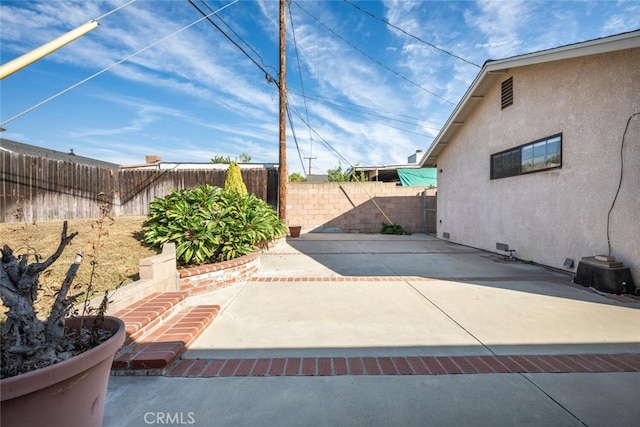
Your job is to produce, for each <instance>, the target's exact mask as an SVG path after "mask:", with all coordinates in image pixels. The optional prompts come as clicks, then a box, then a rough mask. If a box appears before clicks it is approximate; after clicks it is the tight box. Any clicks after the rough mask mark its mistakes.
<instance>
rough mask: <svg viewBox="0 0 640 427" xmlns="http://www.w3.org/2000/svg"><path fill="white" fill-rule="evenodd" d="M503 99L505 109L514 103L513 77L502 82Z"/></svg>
mask: <svg viewBox="0 0 640 427" xmlns="http://www.w3.org/2000/svg"><path fill="white" fill-rule="evenodd" d="M501 101H502V109H503V110H504V109H505V108H507V107H508V106H510V105H513V77H509V78H508V79H507V80H505V81H503V82H502V92H501Z"/></svg>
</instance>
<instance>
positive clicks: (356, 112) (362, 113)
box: [289, 90, 440, 135]
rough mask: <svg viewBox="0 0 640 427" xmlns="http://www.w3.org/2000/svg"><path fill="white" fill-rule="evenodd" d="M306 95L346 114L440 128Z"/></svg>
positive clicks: (416, 120) (417, 120) (415, 120)
mask: <svg viewBox="0 0 640 427" xmlns="http://www.w3.org/2000/svg"><path fill="white" fill-rule="evenodd" d="M289 92H290V93H291V92H293V93H296V92H295V91H291V90H290V91H289ZM303 96H305V95H303ZM306 97H307V98H308V99H310V100H313V101H315V102H317V103H319V104H323V105H326V106H328V107H330V108H335V109H336V110H339V111H344V112H346V113H348V114H352V115H355V116H358V117H367V116H371V117H377V118H381V119H385V120H389V121H393V122H398V123H403V124H407V125H412V126H416V127H423V128H426V129H431V130H434V131H439V130H440V128H438V127H435V126H427V125H423V124H420V123H419V122H420V119H417V118H412V117H409V118H411V119H413V120H414V121H408V120H402V119H396V118H393V117H390V116H386V115H384V114H382V113H380V112H378V111H376V110H373V109H371V111H363V110H359V109H355V108H348V107H346V106H343V105H340V103H335V102H330V101H325V100H323V99H322V98H317V99H314V98H313V97H312V96H309V95H306ZM399 117H403V116H399ZM398 129H399V128H398ZM417 135H426V134H419V133H418V134H417Z"/></svg>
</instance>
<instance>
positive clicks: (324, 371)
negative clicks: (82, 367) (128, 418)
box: [165, 353, 640, 378]
mask: <svg viewBox="0 0 640 427" xmlns="http://www.w3.org/2000/svg"><path fill="white" fill-rule="evenodd" d="M575 372H589V373H595V372H640V354H632V353H626V354H569V355H522V356H494V355H492V356H487V355H486V356H422V357H421V356H408V357H402V356H401V357H303V358H299V357H289V358H257V359H183V360H179V361H178V362H176V363H175V364H174V365H173V366H171V367H170V368H169V369H168V370H167V372H166V373H165V376H168V377H198V378H210V377H277V376H342V375H455V374H506V373H575Z"/></svg>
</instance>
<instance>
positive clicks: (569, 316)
mask: <svg viewBox="0 0 640 427" xmlns="http://www.w3.org/2000/svg"><path fill="white" fill-rule="evenodd" d="M516 255H517V254H516ZM261 262H262V271H261V273H260V275H259V276H258V277H255V278H253V279H252V280H251V281H249V282H247V283H242V284H238V285H234V286H233V287H229V288H226V289H222V290H219V291H215V292H211V293H209V294H205V295H200V296H198V297H194V298H192V299H191V300H189V301H188V303H189V304H193V305H196V304H198V305H201V304H218V305H220V306H221V312H220V314H219V315H218V317H217V318H216V319H215V320H214V322H213V324H212V325H211V326H210V327H209V328H208V329H207V330H206V331H205V332H204V333H203V334H202V335H201V336H200V338H199V339H198V340H197V341H196V342H195V343H193V344H192V345H191V346H190V348H189V350H188V351H187V352H186V353H185V355H184V356H183V360H182V361H180V362H178V363H177V364H176V365H175V366H174V367H173V368H172V369H170V370H169V371H168V372H167V376H165V377H112V378H111V379H110V383H109V391H108V395H107V406H106V411H105V426H138V425H140V426H144V425H153V424H160V425H180V424H192V425H203V426H213V425H216V426H217V425H219V426H227V425H247V426H253V425H265V426H267V425H268V426H273V425H319V426H324V425H326V426H335V425H346V426H351V425H374V426H376V425H393V426H396V425H474V426H475V425H487V426H489V425H491V426H495V425H540V426H543V425H544V426H548V425H589V426H599V425H602V426H612V425H621V426H625V425H629V426H636V425H639V423H640V327H639V325H640V310H639V309H640V299H638V298H635V297H628V296H611V295H602V294H600V293H597V292H594V291H592V290H589V289H586V288H583V287H580V286H576V285H573V284H572V283H571V277H572V276H571V275H570V274H566V273H563V272H557V271H552V270H548V269H544V268H541V267H538V266H533V265H528V264H523V263H519V262H509V261H505V260H504V259H503V258H502V257H500V256H498V255H495V254H490V253H486V252H482V251H478V250H475V249H472V248H468V247H464V246H460V245H455V244H451V243H449V242H446V241H442V240H438V239H435V238H433V237H430V236H426V235H412V236H383V235H354V234H303V235H302V237H300V238H298V239H289V240H288V242H287V243H282V244H280V245H278V246H276V247H275V248H273V249H271V250H270V251H268V252H266V253H265V254H263V256H262V258H261Z"/></svg>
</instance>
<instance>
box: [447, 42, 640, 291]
mask: <svg viewBox="0 0 640 427" xmlns="http://www.w3.org/2000/svg"><path fill="white" fill-rule="evenodd" d="M638 64H640V48H633V49H626V50H621V51H614V52H609V53H602V54H595V55H590V56H584V57H578V58H572V59H563V60H554V61H551V62H544V63H538V64H534V65H526V66H521V67H516V68H508V69H505V70H501V71H500V72H499V73H498V74H499V75H498V77H497V78H495V80H493V82H492V83H491V86H490V87H489V88H488V90H487V92H486V94H485V95H484V97H482V99H481V100H479V101H477V100H476V102H478V103H477V105H476V106H475V108H474V109H473V111H472V112H471V113H470V114H469V115H468V116H467V117H466V119H465V121H464V124H462V125H461V127H460V128H459V130H458V131H457V133H455V136H454V137H453V138H452V139H451V140H450V141H448V143H447V144H446V145H444V148H443V149H442V151H441V152H440V153H439V155H438V157H437V168H438V189H439V191H438V235H439V237H443V235H444V233H449V240H451V241H454V242H459V243H463V244H466V245H470V246H474V247H477V248H482V249H486V250H490V251H495V245H496V242H502V243H507V244H509V246H510V247H511V248H514V249H516V251H517V252H516V253H515V255H516V256H517V257H518V258H521V259H528V260H532V261H534V262H537V263H540V264H544V265H548V266H552V267H557V268H562V265H563V262H564V260H565V258H572V259H574V260H575V266H574V267H573V268H572V269H568V270H572V271H575V268H576V266H577V264H578V261H579V260H580V259H581V257H583V256H593V255H596V254H607V253H608V245H607V216H608V212H609V209H610V208H611V205H612V202H613V200H614V197H615V195H616V191H617V189H618V185H619V182H620V173H621V171H622V172H623V179H622V185H621V187H620V190H619V194H618V197H617V200H616V204H615V206H614V208H613V210H612V212H611V221H610V224H609V231H610V242H611V255H613V256H615V257H616V258H617V259H618V260H621V261H623V262H624V263H625V265H626V266H630V267H631V269H632V274H633V277H634V279H635V281H636V282H640V115H635V116H633V117H632V118H631V120H630V121H629V126H628V130H627V132H626V136H625V144H624V150H623V153H622V157H623V161H624V168H623V169H622V166H621V144H622V141H623V133H624V132H625V127H626V126H627V121H628V120H629V118H630V117H631V116H632V115H634V114H636V113H640V66H639V65H638ZM509 77H513V98H514V103H513V105H512V106H509V107H507V108H505V109H504V110H503V109H501V101H500V99H501V83H502V81H504V80H506V79H508V78H509ZM559 133H561V134H562V167H561V168H559V169H554V170H548V171H544V172H537V173H531V174H526V175H519V176H514V177H509V178H501V179H494V180H491V179H490V157H491V155H492V154H495V153H497V152H500V151H503V150H506V149H510V148H515V147H517V146H520V145H522V144H526V143H529V142H534V141H536V140H538V139H541V138H545V137H549V136H552V135H555V134H559Z"/></svg>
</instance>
